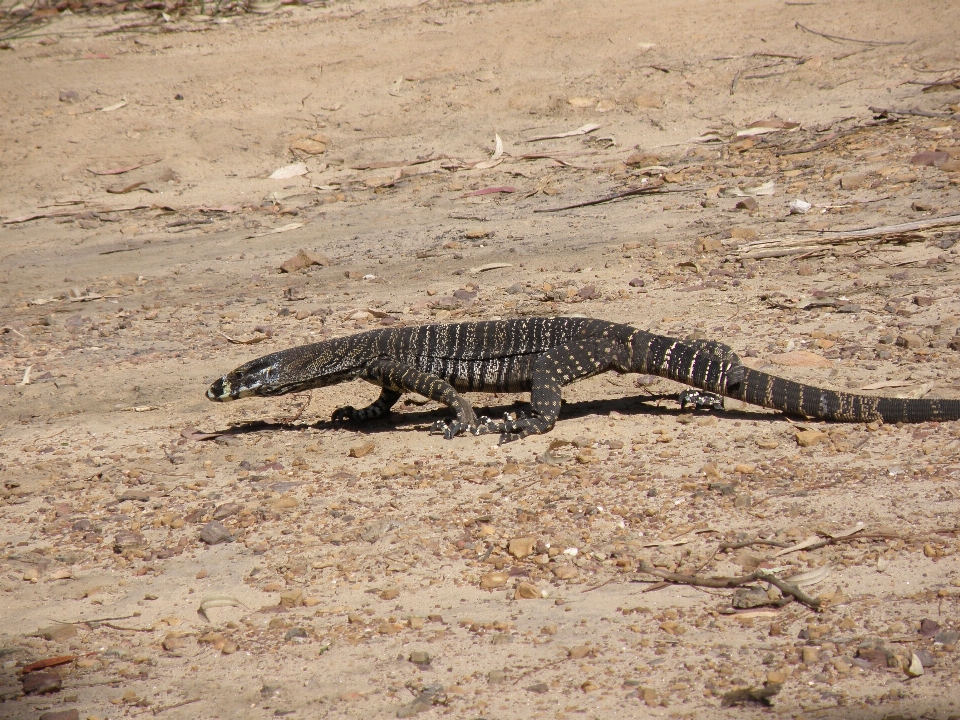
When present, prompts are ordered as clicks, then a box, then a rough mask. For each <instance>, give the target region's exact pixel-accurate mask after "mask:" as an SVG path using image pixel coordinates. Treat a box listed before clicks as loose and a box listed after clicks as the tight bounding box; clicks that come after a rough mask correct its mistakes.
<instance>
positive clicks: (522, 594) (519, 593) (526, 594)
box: [513, 582, 543, 600]
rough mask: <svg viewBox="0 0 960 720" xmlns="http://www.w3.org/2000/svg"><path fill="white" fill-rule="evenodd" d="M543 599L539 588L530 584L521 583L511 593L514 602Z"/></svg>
mask: <svg viewBox="0 0 960 720" xmlns="http://www.w3.org/2000/svg"><path fill="white" fill-rule="evenodd" d="M542 597H543V593H541V592H540V588H538V587H537V586H536V585H532V584H531V583H525V582H522V583H520V584H519V585H517V589H516V590H515V591H514V593H513V599H514V600H539V599H541V598H542Z"/></svg>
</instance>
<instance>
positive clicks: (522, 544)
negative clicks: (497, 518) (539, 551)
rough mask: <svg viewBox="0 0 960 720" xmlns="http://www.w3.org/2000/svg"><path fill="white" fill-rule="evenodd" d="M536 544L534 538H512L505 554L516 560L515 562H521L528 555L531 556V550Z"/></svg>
mask: <svg viewBox="0 0 960 720" xmlns="http://www.w3.org/2000/svg"><path fill="white" fill-rule="evenodd" d="M536 544H537V541H536V540H535V539H534V538H529V537H524V538H513V539H512V540H511V541H510V543H509V544H508V545H507V552H509V553H510V554H511V555H513V557H515V558H517V560H522V559H523V558H525V557H527V556H528V555H531V554H533V549H534V547H535V546H536Z"/></svg>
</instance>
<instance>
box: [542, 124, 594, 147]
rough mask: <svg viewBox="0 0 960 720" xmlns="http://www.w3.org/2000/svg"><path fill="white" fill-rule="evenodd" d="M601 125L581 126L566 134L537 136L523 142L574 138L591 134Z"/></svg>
mask: <svg viewBox="0 0 960 720" xmlns="http://www.w3.org/2000/svg"><path fill="white" fill-rule="evenodd" d="M602 127H603V125H599V124H597V123H587V124H586V125H581V126H580V127H578V128H577V129H576V130H569V131H567V132H562V133H556V134H554V135H537V136H536V137H532V138H527V139H526V140H524V142H536V141H537V140H556V139H559V138H565V137H574V136H576V135H586V134H587V133H592V132H593V131H594V130H599V129H600V128H602Z"/></svg>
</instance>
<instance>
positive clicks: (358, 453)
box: [347, 441, 376, 458]
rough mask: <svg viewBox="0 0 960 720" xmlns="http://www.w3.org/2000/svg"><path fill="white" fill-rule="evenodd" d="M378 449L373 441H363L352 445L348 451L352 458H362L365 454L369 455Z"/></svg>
mask: <svg viewBox="0 0 960 720" xmlns="http://www.w3.org/2000/svg"><path fill="white" fill-rule="evenodd" d="M375 449H376V445H374V443H373V441H368V442H363V443H360V444H359V445H352V446H351V447H350V452H348V453H347V456H348V457H352V458H362V457H364V456H365V455H369V454H370V453H372V452H373V451H374V450H375Z"/></svg>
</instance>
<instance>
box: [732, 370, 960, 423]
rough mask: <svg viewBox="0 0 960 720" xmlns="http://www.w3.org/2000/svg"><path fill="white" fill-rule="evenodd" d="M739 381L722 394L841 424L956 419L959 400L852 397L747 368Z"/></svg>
mask: <svg viewBox="0 0 960 720" xmlns="http://www.w3.org/2000/svg"><path fill="white" fill-rule="evenodd" d="M741 367H743V366H741ZM742 377H743V379H742V380H741V381H740V382H739V384H737V385H733V386H730V385H728V386H727V390H726V392H724V393H723V394H724V395H727V396H728V397H733V398H736V399H737V400H743V401H744V402H748V403H750V404H751V405H761V406H763V407H767V408H773V409H775V410H782V411H783V412H786V413H790V414H791V415H802V416H804V417H809V418H819V419H822V420H840V421H845V422H871V421H874V420H883V422H885V423H895V422H905V423H916V422H927V421H931V420H957V419H960V400H932V399H931V400H927V399H923V400H912V399H905V398H890V397H871V396H869V395H856V394H854V393H845V392H837V391H835V390H824V389H823V388H818V387H815V386H813V385H804V384H803V383H798V382H794V381H793V380H786V379H784V378H781V377H777V376H776V375H769V374H767V373H765V372H760V371H759V370H751V369H750V368H748V367H743V375H742Z"/></svg>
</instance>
